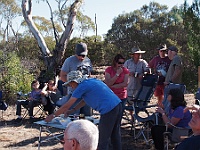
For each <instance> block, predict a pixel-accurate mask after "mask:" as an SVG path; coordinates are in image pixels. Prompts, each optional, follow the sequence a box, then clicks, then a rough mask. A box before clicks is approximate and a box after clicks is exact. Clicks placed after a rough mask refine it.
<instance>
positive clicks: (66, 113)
mask: <svg viewBox="0 0 200 150" xmlns="http://www.w3.org/2000/svg"><path fill="white" fill-rule="evenodd" d="M73 112H74V109H71V110H68V111H66V112H65V113H64V117H65V118H67V117H68V116H69V115H70V114H72V113H73Z"/></svg>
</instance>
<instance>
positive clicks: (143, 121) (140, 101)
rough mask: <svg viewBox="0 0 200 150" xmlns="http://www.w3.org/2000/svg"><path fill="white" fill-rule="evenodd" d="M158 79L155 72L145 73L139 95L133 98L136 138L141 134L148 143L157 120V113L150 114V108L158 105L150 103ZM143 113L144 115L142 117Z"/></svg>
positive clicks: (126, 108) (127, 108)
mask: <svg viewBox="0 0 200 150" xmlns="http://www.w3.org/2000/svg"><path fill="white" fill-rule="evenodd" d="M157 81H158V76H157V75H154V74H146V75H144V77H143V79H142V82H141V85H142V86H141V88H140V90H139V92H138V94H137V96H136V97H135V98H134V99H132V100H131V101H132V102H133V105H132V110H133V112H134V113H133V118H134V122H137V124H136V123H133V129H134V139H135V140H137V139H138V138H139V137H140V136H141V135H142V136H143V138H144V140H145V142H146V143H147V144H148V143H149V141H148V135H149V131H150V128H149V126H151V125H152V124H154V122H155V114H154V113H153V114H150V113H149V111H148V108H151V107H155V106H157V105H148V104H149V102H150V99H151V97H152V96H153V93H154V91H155V87H156V84H157ZM125 110H130V107H125ZM141 113H143V116H145V117H141ZM137 127H139V132H138V133H137V135H135V129H136V128H137ZM145 131H147V132H148V133H147V137H146V135H145Z"/></svg>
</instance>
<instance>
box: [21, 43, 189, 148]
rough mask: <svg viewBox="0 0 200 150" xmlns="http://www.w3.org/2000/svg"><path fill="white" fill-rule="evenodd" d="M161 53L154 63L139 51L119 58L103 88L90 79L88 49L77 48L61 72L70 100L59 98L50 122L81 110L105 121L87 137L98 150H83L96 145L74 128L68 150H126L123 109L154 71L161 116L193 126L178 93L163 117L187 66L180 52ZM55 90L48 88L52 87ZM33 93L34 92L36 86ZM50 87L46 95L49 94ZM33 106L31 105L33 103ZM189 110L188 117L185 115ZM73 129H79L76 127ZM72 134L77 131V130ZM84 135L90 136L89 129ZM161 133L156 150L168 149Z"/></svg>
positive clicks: (163, 48) (108, 71)
mask: <svg viewBox="0 0 200 150" xmlns="http://www.w3.org/2000/svg"><path fill="white" fill-rule="evenodd" d="M157 50H158V53H159V55H158V56H156V57H154V58H153V59H152V60H151V61H150V62H149V63H147V61H145V60H144V59H142V58H141V54H143V53H145V51H142V50H140V49H139V48H138V47H136V48H132V49H131V53H130V56H131V59H128V60H126V61H125V58H124V57H123V56H122V55H121V54H117V55H116V56H115V57H114V59H113V62H112V66H109V67H108V68H106V70H105V81H104V82H103V81H101V80H98V79H95V78H90V77H89V76H90V74H91V71H92V63H91V61H90V59H89V58H88V57H87V54H88V49H87V45H86V44H85V43H79V44H77V45H76V48H75V55H73V56H70V57H69V58H67V59H66V60H65V62H64V64H63V66H62V68H61V71H60V79H61V80H62V81H63V82H64V84H63V86H67V87H68V94H67V96H65V98H64V100H63V99H62V98H60V97H59V98H58V99H60V100H57V101H56V102H55V103H59V102H60V103H61V104H60V108H59V109H58V110H57V111H55V112H54V113H52V114H50V115H49V116H48V117H47V118H46V119H45V121H46V122H50V121H51V120H52V119H53V118H54V117H56V116H59V115H60V114H65V116H68V115H69V114H71V113H75V112H77V111H79V113H80V109H81V108H85V110H86V112H85V113H86V114H87V113H88V111H91V108H92V109H94V110H96V111H98V112H99V113H100V121H99V125H98V130H96V129H95V127H94V130H92V131H91V132H90V133H88V134H93V135H94V136H93V138H94V139H93V140H94V142H93V143H94V144H93V145H91V148H88V147H87V148H83V147H84V146H83V145H84V143H87V144H89V143H90V144H91V141H93V140H92V139H90V141H84V140H83V139H81V136H80V137H77V136H78V135H75V133H76V132H75V131H70V130H69V128H70V127H71V126H72V125H68V127H67V128H66V130H65V137H64V143H69V144H65V145H64V149H66V150H67V149H69V146H71V147H72V146H77V147H79V148H77V147H76V149H81V150H84V149H88V150H94V149H98V150H103V149H108V148H109V146H110V143H111V145H112V148H113V149H115V150H121V149H122V144H121V131H120V124H121V118H122V114H123V109H124V106H125V104H126V102H127V100H128V97H132V98H134V97H135V96H136V95H137V92H138V91H139V89H140V87H141V80H142V78H143V76H144V74H145V72H147V73H150V69H149V68H152V72H153V73H154V74H157V75H158V76H159V81H158V84H157V86H156V90H155V93H154V94H155V96H156V97H157V98H158V108H157V112H159V113H160V114H161V116H162V119H163V122H164V123H166V122H171V123H172V124H173V125H177V126H180V127H185V126H187V125H188V122H189V121H190V120H191V117H190V112H189V111H186V110H187V109H186V108H185V107H186V102H185V100H184V94H183V93H182V91H180V90H179V89H173V90H171V91H170V92H169V95H168V100H169V101H170V103H171V105H170V107H171V109H170V112H164V108H163V105H162V100H163V95H164V87H165V86H167V85H168V84H169V83H170V82H172V83H181V76H182V72H183V64H182V61H181V58H180V56H178V55H177V53H178V49H177V48H176V47H175V46H171V47H168V48H167V47H166V45H161V46H160V47H158V48H157ZM167 52H168V54H167ZM50 85H51V84H50V83H48V86H50ZM54 85H55V84H54ZM32 87H33V88H34V87H35V85H34V86H32ZM45 87H46V89H44V88H45ZM55 87H56V86H55ZM44 88H43V89H42V90H39V89H38V91H40V94H42V95H49V92H47V84H46V85H45V86H44ZM49 89H50V87H49ZM53 91H54V92H56V91H57V88H55V89H53ZM52 93H53V92H52ZM26 103H27V102H26ZM28 103H30V100H29V101H28ZM17 106H18V105H17ZM19 109H20V107H18V113H17V115H19V116H20V113H19ZM184 110H185V113H183V111H184ZM88 114H90V113H88ZM29 115H30V117H31V115H32V114H31V113H29ZM18 118H19V117H18ZM81 122H84V120H80V124H81ZM190 122H191V123H190V124H193V122H192V120H191V121H190ZM72 124H74V126H76V125H75V124H76V122H75V121H74V122H73V123H72ZM77 124H78V123H77ZM83 124H84V123H83ZM77 126H79V125H77ZM80 126H81V125H80ZM156 128H159V131H160V135H158V134H156V133H154V131H157V129H156ZM73 129H74V130H76V128H75V127H74V128H73ZM83 130H84V131H87V127H85V128H84V129H83ZM162 131H163V127H158V126H155V127H153V128H152V136H153V139H154V143H155V147H156V148H157V149H163V144H160V143H162V142H160V141H162V139H159V138H158V137H160V136H161V134H162ZM87 132H89V131H87ZM80 133H82V134H83V135H84V134H86V133H85V132H82V131H80ZM69 134H73V135H69ZM97 136H98V138H97ZM82 140H83V142H82ZM97 141H98V142H97ZM70 143H71V145H70ZM82 143H83V144H82ZM156 143H159V144H156ZM95 145H96V146H95ZM93 146H94V147H96V148H94V147H93ZM92 147H93V148H92ZM71 149H72V148H71Z"/></svg>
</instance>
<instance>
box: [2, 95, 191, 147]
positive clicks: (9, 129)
mask: <svg viewBox="0 0 200 150" xmlns="http://www.w3.org/2000/svg"><path fill="white" fill-rule="evenodd" d="M185 98H186V100H187V102H188V105H192V104H193V103H194V95H193V94H186V95H185ZM154 103H156V99H155V98H154V97H152V100H151V104H154ZM2 115H3V116H1V122H0V135H1V136H0V149H3V150H15V149H18V150H27V149H29V150H35V149H37V143H38V136H39V133H40V132H39V125H36V124H35V123H32V122H30V121H29V119H28V118H26V119H24V120H23V121H22V123H18V124H16V123H14V119H15V118H16V116H15V107H14V106H9V107H8V109H7V110H6V111H4V112H3V114H2ZM2 117H3V118H2ZM37 117H39V116H37ZM38 120H41V118H37V119H35V120H34V121H38ZM122 122H123V123H126V121H125V120H123V121H122ZM129 127H130V125H125V126H122V142H123V150H132V149H134V150H144V149H150V148H151V147H152V146H148V145H146V144H145V142H144V140H143V139H139V140H137V141H135V140H134V138H133V136H132V132H131V131H130V128H129ZM52 131H53V132H55V133H58V132H59V130H56V129H53V130H52ZM136 132H137V131H136ZM46 136H48V135H47V133H46V132H42V137H46ZM40 149H41V150H61V149H62V144H60V143H59V141H57V140H51V141H48V142H45V143H42V144H41V148H40Z"/></svg>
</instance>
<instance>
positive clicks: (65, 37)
mask: <svg viewBox="0 0 200 150" xmlns="http://www.w3.org/2000/svg"><path fill="white" fill-rule="evenodd" d="M43 1H45V2H46V3H47V5H48V6H49V9H50V14H51V18H50V19H51V20H50V21H51V26H52V28H53V34H54V35H53V36H54V41H55V48H54V50H53V51H50V50H49V48H48V46H47V44H46V41H45V39H44V37H43V36H42V34H41V32H40V30H39V29H38V27H42V26H41V24H40V26H37V25H36V24H35V22H34V18H33V16H32V0H22V5H21V6H22V12H23V17H24V19H25V22H26V23H27V25H28V27H29V30H30V31H31V33H32V34H33V36H34V38H35V39H36V41H37V43H38V46H39V48H40V52H41V54H42V58H43V60H44V64H45V66H46V72H47V73H48V74H50V75H51V74H52V73H54V72H55V69H56V68H57V67H58V66H59V65H61V62H62V59H63V57H64V54H65V51H66V48H67V45H68V43H69V41H70V37H71V35H72V32H73V31H74V27H75V23H76V18H77V16H78V14H79V13H78V10H79V9H80V7H81V5H82V3H83V0H74V2H73V3H72V4H71V5H70V8H68V7H67V4H68V3H67V2H68V1H69V0H56V2H57V3H58V11H57V14H59V15H57V18H55V17H54V14H55V12H53V9H52V7H51V1H48V0H43ZM70 2H71V1H70ZM66 16H67V17H66ZM58 18H59V19H60V21H61V24H59V25H62V26H63V31H62V32H60V31H59V30H58V29H57V27H56V23H58V22H56V21H55V20H57V21H58V20H59V19H58ZM37 19H39V17H37ZM42 19H43V18H42ZM43 20H44V19H43ZM48 23H49V22H48ZM43 27H44V26H43ZM44 29H46V28H43V32H44V31H45V30H44ZM47 30H48V29H47ZM60 33H61V34H60Z"/></svg>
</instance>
